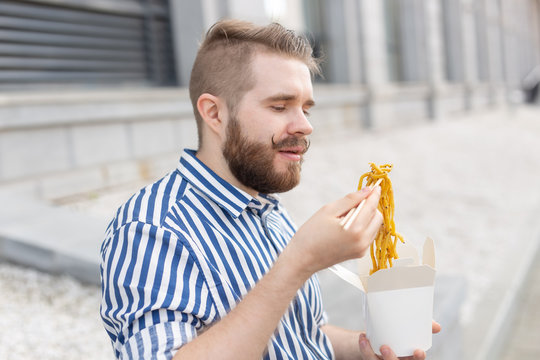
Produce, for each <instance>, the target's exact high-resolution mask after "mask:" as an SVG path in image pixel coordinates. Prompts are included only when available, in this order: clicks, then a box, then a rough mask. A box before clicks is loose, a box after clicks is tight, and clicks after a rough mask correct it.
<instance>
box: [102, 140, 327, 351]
mask: <svg viewBox="0 0 540 360" xmlns="http://www.w3.org/2000/svg"><path fill="white" fill-rule="evenodd" d="M295 230H296V228H295V225H294V224H293V222H292V221H291V219H290V218H289V216H288V215H287V213H286V211H285V209H284V208H283V206H282V205H281V204H280V202H279V198H278V197H277V196H275V195H259V196H258V197H257V198H254V197H252V196H250V195H248V194H247V193H245V192H244V191H242V190H240V189H238V188H236V187H234V186H232V185H231V184H229V183H227V182H226V181H224V180H223V179H222V178H220V177H219V176H218V175H217V174H216V173H214V172H213V171H212V170H210V169H209V168H208V167H207V166H205V165H204V164H203V163H202V162H201V161H200V160H198V159H197V157H196V156H195V152H194V151H192V150H185V151H184V152H183V154H182V157H181V158H180V163H179V165H178V168H177V169H175V170H174V171H173V172H171V173H170V174H168V175H167V176H165V177H164V178H162V179H161V180H159V181H157V182H155V183H154V184H152V185H149V186H147V187H145V188H143V189H141V190H140V191H139V192H138V193H136V194H135V195H133V196H132V197H131V198H130V199H129V200H128V201H127V202H126V204H124V205H123V206H122V207H120V208H119V209H118V211H117V213H116V217H115V218H114V219H113V221H112V222H111V223H110V225H109V227H108V229H107V232H106V236H105V240H104V242H103V245H102V248H101V261H102V262H101V278H102V302H101V317H102V320H103V323H104V326H105V329H106V331H107V333H108V335H109V336H110V338H111V341H112V345H113V348H114V351H115V354H116V357H117V358H121V359H134V358H135V359H139V358H144V359H147V358H148V359H150V358H152V359H154V358H155V359H170V358H172V356H173V355H174V353H175V351H176V350H177V349H179V348H180V347H181V346H182V345H184V344H186V343H187V342H189V341H191V340H193V339H194V338H195V337H196V336H197V333H200V332H202V331H204V329H205V328H206V327H208V326H210V325H211V324H212V323H214V322H216V321H218V320H219V319H220V318H222V317H224V316H225V315H226V314H227V313H228V312H229V311H230V310H231V309H232V308H234V307H235V305H236V304H237V303H238V302H239V301H240V300H241V299H242V298H243V297H244V296H245V295H246V294H247V293H248V292H249V290H250V289H251V288H252V287H253V286H254V285H255V284H256V283H257V281H258V280H260V279H261V278H262V277H263V276H264V275H265V274H266V273H267V272H268V271H269V270H270V268H271V267H272V264H273V263H274V262H275V261H276V259H277V257H278V256H279V254H280V253H281V252H282V251H283V249H284V248H285V246H287V243H288V242H289V241H290V239H291V237H292V236H293V234H294V233H295ZM325 323H326V314H325V312H324V310H323V306H322V301H321V294H320V288H319V283H318V279H317V277H316V275H314V276H313V277H311V278H310V279H309V280H308V281H307V282H306V283H305V284H304V285H303V286H302V287H301V288H300V289H299V290H298V292H297V294H296V297H295V298H294V300H293V301H292V302H291V303H290V305H289V307H288V309H287V311H286V313H285V314H284V315H283V317H282V318H281V320H280V322H279V324H278V326H277V328H276V331H275V332H274V334H273V335H272V337H271V338H270V340H269V342H268V345H267V351H266V352H265V353H264V356H263V359H332V358H333V350H332V347H331V344H330V341H329V339H328V338H327V337H326V336H325V334H324V333H323V332H322V331H321V329H320V327H321V325H323V324H325Z"/></svg>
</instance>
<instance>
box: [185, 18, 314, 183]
mask: <svg viewBox="0 0 540 360" xmlns="http://www.w3.org/2000/svg"><path fill="white" fill-rule="evenodd" d="M318 71H319V68H318V64H317V61H316V60H315V59H314V58H313V57H312V55H311V47H310V46H309V43H308V42H307V41H306V39H305V38H303V37H300V36H298V35H296V34H295V33H293V32H291V31H289V30H286V29H284V28H283V27H281V26H280V25H277V24H272V25H268V26H265V27H257V26H255V25H252V24H249V23H245V22H238V21H227V22H221V23H218V24H216V25H215V26H214V27H213V28H212V29H210V31H209V32H208V34H207V37H206V39H205V41H204V42H203V44H202V46H201V50H200V52H199V54H198V56H197V60H196V61H195V65H194V68H193V73H192V78H191V83H190V95H191V99H192V102H193V107H194V109H195V115H196V117H197V126H198V130H199V151H198V152H197V154H198V155H197V156H198V157H199V158H201V159H202V160H203V161H205V163H206V164H207V165H208V166H210V168H212V169H213V170H214V171H216V172H217V173H218V174H219V175H220V176H222V177H223V178H225V179H226V180H227V181H229V182H231V183H233V184H235V185H237V186H240V187H241V188H243V189H244V190H246V191H248V192H251V191H255V192H261V193H272V192H283V191H287V190H290V189H292V188H293V187H294V186H296V184H297V183H298V181H299V179H300V168H301V163H302V160H303V157H302V155H303V153H305V151H307V147H308V146H309V142H308V140H307V136H308V135H309V134H311V131H312V127H311V124H310V123H309V121H308V120H307V118H306V116H307V112H308V110H309V109H310V108H311V106H313V104H314V101H313V88H312V84H311V78H312V76H313V74H314V73H318Z"/></svg>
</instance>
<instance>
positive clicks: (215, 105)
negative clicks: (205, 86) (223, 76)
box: [197, 93, 225, 135]
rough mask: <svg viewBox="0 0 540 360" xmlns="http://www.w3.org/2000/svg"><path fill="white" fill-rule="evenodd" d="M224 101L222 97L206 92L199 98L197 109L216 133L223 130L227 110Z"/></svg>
mask: <svg viewBox="0 0 540 360" xmlns="http://www.w3.org/2000/svg"><path fill="white" fill-rule="evenodd" d="M224 105H225V104H224V102H223V101H222V99H221V98H219V97H217V96H214V95H211V94H208V93H204V94H201V96H199V99H198V100H197V110H198V111H199V114H200V115H201V118H202V119H203V120H204V122H205V124H206V125H207V126H208V127H209V128H210V129H211V130H212V131H213V132H215V133H216V134H218V135H219V134H221V133H222V132H223V127H224V122H223V115H224V112H225V106H224Z"/></svg>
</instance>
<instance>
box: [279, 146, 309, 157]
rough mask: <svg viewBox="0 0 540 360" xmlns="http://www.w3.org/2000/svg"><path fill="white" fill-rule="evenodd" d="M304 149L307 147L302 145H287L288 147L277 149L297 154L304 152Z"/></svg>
mask: <svg viewBox="0 0 540 360" xmlns="http://www.w3.org/2000/svg"><path fill="white" fill-rule="evenodd" d="M306 150H307V149H306V148H305V147H304V146H288V147H282V148H280V149H278V151H279V152H284V153H291V154H297V155H302V154H304V153H305V152H306Z"/></svg>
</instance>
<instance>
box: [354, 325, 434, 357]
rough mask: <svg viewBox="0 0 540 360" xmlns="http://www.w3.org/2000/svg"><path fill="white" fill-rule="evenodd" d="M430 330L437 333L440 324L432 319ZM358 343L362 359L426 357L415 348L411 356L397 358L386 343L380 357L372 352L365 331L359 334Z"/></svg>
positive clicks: (382, 347)
mask: <svg viewBox="0 0 540 360" xmlns="http://www.w3.org/2000/svg"><path fill="white" fill-rule="evenodd" d="M431 331H432V332H433V334H437V333H438V332H439V331H441V325H440V324H439V323H437V322H435V321H433V323H432V325H431ZM358 344H359V346H360V353H361V354H362V359H363V360H380V359H383V360H398V359H402V360H424V359H425V358H426V353H425V352H424V351H422V350H415V351H414V354H413V355H412V356H408V357H404V358H398V357H397V356H396V354H394V352H393V351H392V349H390V347H389V346H386V345H383V346H381V349H380V352H381V355H382V357H381V356H378V355H376V354H375V353H374V352H373V349H372V348H371V345H370V344H369V340H368V339H367V338H366V334H365V333H362V334H360V338H359V340H358Z"/></svg>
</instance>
